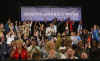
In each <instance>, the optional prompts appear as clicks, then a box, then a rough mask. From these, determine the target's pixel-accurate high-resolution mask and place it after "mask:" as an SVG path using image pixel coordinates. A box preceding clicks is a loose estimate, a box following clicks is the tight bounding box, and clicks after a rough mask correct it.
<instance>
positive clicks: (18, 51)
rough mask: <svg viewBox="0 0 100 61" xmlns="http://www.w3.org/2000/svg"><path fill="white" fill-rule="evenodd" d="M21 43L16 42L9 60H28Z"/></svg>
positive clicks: (19, 41)
mask: <svg viewBox="0 0 100 61" xmlns="http://www.w3.org/2000/svg"><path fill="white" fill-rule="evenodd" d="M22 45H23V42H22V41H21V40H17V41H16V48H14V49H13V50H12V52H11V55H10V56H11V58H13V59H22V60H26V59H27V58H28V53H27V50H26V49H24V48H22Z"/></svg>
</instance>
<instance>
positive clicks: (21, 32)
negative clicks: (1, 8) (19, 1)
mask: <svg viewBox="0 0 100 61" xmlns="http://www.w3.org/2000/svg"><path fill="white" fill-rule="evenodd" d="M97 48H100V28H99V26H98V25H96V24H94V25H93V27H91V28H90V30H89V29H87V28H86V26H85V25H84V23H83V22H82V20H80V21H79V22H75V21H73V20H71V19H70V18H68V19H66V20H61V21H57V18H55V19H53V21H51V22H48V21H44V22H36V21H29V20H27V21H12V20H11V18H8V21H7V23H6V24H3V23H0V59H22V60H31V59H37V60H40V59H89V58H92V57H94V55H93V53H92V52H95V50H96V49H97Z"/></svg>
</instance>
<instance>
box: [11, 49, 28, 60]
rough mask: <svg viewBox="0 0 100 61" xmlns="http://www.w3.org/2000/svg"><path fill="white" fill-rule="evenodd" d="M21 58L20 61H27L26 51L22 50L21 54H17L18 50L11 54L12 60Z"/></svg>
mask: <svg viewBox="0 0 100 61" xmlns="http://www.w3.org/2000/svg"><path fill="white" fill-rule="evenodd" d="M19 57H21V59H22V60H24V59H27V57H28V56H27V50H25V49H22V51H21V54H19V53H18V49H16V51H15V53H14V54H13V57H12V58H14V59H19Z"/></svg>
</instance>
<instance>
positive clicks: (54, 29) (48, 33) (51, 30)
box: [46, 23, 57, 39]
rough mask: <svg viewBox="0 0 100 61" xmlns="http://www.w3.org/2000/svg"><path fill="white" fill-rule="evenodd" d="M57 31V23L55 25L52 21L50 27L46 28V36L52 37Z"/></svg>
mask: <svg viewBox="0 0 100 61" xmlns="http://www.w3.org/2000/svg"><path fill="white" fill-rule="evenodd" d="M56 32H57V27H56V25H54V24H52V23H51V24H50V26H49V27H47V28H46V36H47V37H50V39H51V36H52V35H55V34H56Z"/></svg>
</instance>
